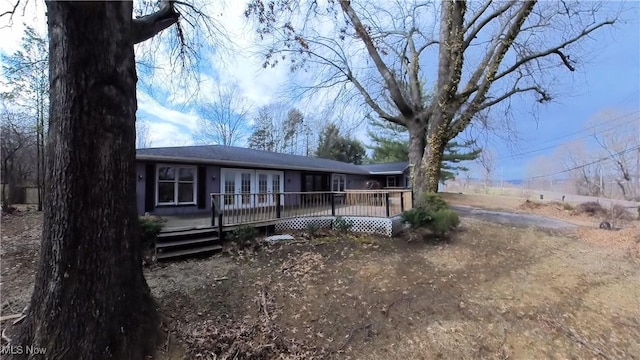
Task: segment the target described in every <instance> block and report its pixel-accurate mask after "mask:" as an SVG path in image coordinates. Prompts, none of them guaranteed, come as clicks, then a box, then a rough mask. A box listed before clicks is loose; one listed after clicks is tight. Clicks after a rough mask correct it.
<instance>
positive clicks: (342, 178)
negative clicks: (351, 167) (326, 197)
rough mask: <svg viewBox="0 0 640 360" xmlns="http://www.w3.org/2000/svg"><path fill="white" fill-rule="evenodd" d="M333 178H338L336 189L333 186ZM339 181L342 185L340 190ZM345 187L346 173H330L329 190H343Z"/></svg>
mask: <svg viewBox="0 0 640 360" xmlns="http://www.w3.org/2000/svg"><path fill="white" fill-rule="evenodd" d="M335 179H338V189H335V188H334V185H335V183H336V182H335ZM340 182H342V184H343V185H344V187H343V188H342V190H340ZM346 189H347V175H346V174H331V191H344V190H346Z"/></svg>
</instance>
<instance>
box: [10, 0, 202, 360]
mask: <svg viewBox="0 0 640 360" xmlns="http://www.w3.org/2000/svg"><path fill="white" fill-rule="evenodd" d="M142 4H145V5H147V6H148V10H149V13H148V14H146V15H141V16H138V17H136V18H135V19H134V18H132V14H133V13H134V9H133V2H130V1H117V2H116V1H114V2H109V1H100V2H97V1H96V2H73V1H70V2H66V1H48V2H46V6H47V18H48V30H49V41H50V45H49V50H50V53H49V71H50V79H51V80H50V84H51V89H50V106H49V121H50V124H49V137H48V141H47V166H46V178H47V182H46V183H47V188H46V191H45V206H44V224H43V234H42V242H41V251H40V259H39V261H38V265H37V266H38V267H37V271H36V276H35V284H34V290H33V294H32V296H31V301H30V304H29V307H28V310H27V313H26V318H25V320H24V321H23V322H22V323H21V326H20V328H19V329H18V330H19V331H18V334H17V335H16V336H15V337H13V338H12V339H11V345H12V346H19V347H21V348H23V349H25V348H27V346H34V347H40V348H46V350H47V353H46V357H47V358H51V359H95V360H100V359H144V358H148V357H149V356H153V353H154V351H155V348H156V344H157V340H158V335H159V320H160V319H159V315H158V312H157V306H156V304H155V302H154V300H153V298H152V296H151V292H150V290H149V287H148V285H147V283H146V281H145V279H144V275H143V272H142V252H141V244H140V241H139V227H138V221H137V220H138V219H137V215H136V205H135V204H136V176H135V114H136V108H137V104H136V82H137V74H136V63H135V57H134V44H137V43H141V42H144V41H146V40H149V39H151V38H153V37H155V36H156V35H157V34H158V33H160V32H162V31H163V30H165V29H168V28H171V30H173V32H171V30H169V31H166V32H165V34H166V33H169V34H170V35H171V34H172V35H174V36H175V37H174V38H173V39H174V40H175V42H174V44H175V45H176V47H175V49H176V55H177V56H178V61H176V62H174V64H176V66H179V65H180V64H184V62H183V61H180V59H187V58H188V56H189V51H190V49H195V48H196V47H189V46H188V43H186V42H185V40H186V39H187V37H188V36H190V35H193V34H194V31H192V30H193V29H201V28H203V27H204V26H206V21H207V20H208V19H207V18H206V15H205V14H203V13H202V12H200V11H199V10H198V9H197V8H195V7H194V6H193V5H192V4H189V3H186V2H178V1H176V2H174V1H161V2H142ZM180 44H184V45H183V46H180ZM39 356H40V355H38V354H36V353H32V354H28V353H22V354H16V357H20V358H29V359H34V358H36V357H39Z"/></svg>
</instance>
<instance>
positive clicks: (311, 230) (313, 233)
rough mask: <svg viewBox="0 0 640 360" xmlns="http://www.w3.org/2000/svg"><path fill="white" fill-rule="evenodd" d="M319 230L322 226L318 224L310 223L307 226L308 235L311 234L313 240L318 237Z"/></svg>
mask: <svg viewBox="0 0 640 360" xmlns="http://www.w3.org/2000/svg"><path fill="white" fill-rule="evenodd" d="M319 229H320V226H318V224H317V223H315V222H310V223H308V224H307V234H309V236H311V237H312V238H313V237H315V236H316V234H317V233H318V230H319Z"/></svg>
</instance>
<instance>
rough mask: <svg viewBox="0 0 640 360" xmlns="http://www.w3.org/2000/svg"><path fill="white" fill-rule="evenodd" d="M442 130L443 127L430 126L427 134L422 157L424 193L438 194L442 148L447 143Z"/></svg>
mask: <svg viewBox="0 0 640 360" xmlns="http://www.w3.org/2000/svg"><path fill="white" fill-rule="evenodd" d="M443 128H444V127H443V126H440V127H436V126H430V127H429V129H428V132H427V145H426V146H425V148H424V154H423V156H422V164H423V167H424V172H425V180H426V181H425V185H424V187H423V191H424V192H429V193H436V192H438V184H439V183H440V173H441V171H442V157H443V154H444V148H445V147H446V145H447V142H448V141H449V139H448V138H447V137H446V133H445V131H444V129H443Z"/></svg>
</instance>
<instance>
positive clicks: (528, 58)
mask: <svg viewBox="0 0 640 360" xmlns="http://www.w3.org/2000/svg"><path fill="white" fill-rule="evenodd" d="M614 23H615V20H607V21H603V22H601V23H599V24H597V25H594V26H592V27H591V28H588V29H585V30H583V31H582V32H581V33H580V34H579V35H577V36H575V37H573V38H571V39H569V40H567V41H565V42H563V43H562V44H560V45H558V46H555V47H553V48H551V49H548V50H546V51H541V52H538V53H535V54H531V55H529V56H525V57H523V58H522V59H520V60H518V61H516V63H515V64H513V65H512V66H511V67H509V68H508V69H507V70H505V71H503V72H501V73H500V74H498V75H496V77H495V80H499V79H501V78H503V77H505V76H507V75H509V74H510V73H512V72H514V71H515V70H516V69H518V68H519V67H520V66H522V65H523V64H525V63H527V62H529V61H531V60H535V59H539V58H542V57H545V56H548V55H551V54H558V53H559V52H560V49H563V48H565V47H566V46H568V45H571V44H573V43H575V42H576V41H578V40H580V39H582V38H583V37H585V36H587V35H589V34H591V33H592V32H594V31H596V30H598V29H599V28H601V27H603V26H607V25H613V24H614ZM558 55H559V56H560V58H561V59H562V60H563V62H564V61H565V60H568V57H566V56H564V58H563V54H562V53H559V54H558ZM565 58H566V59H565ZM565 66H567V67H568V68H569V70H571V71H573V70H572V68H573V66H571V64H569V65H567V63H565ZM495 80H494V81H495Z"/></svg>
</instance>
